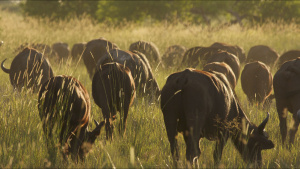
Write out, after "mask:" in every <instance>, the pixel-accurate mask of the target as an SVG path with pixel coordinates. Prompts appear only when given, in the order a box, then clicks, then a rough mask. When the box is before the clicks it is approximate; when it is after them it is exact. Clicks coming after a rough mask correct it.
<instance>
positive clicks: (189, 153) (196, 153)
mask: <svg viewBox="0 0 300 169" xmlns="http://www.w3.org/2000/svg"><path fill="white" fill-rule="evenodd" d="M184 141H185V144H186V159H187V160H188V161H189V162H190V163H191V164H193V161H194V158H199V157H200V154H201V151H200V147H199V141H200V136H197V134H194V132H193V131H191V130H190V131H185V133H184Z"/></svg>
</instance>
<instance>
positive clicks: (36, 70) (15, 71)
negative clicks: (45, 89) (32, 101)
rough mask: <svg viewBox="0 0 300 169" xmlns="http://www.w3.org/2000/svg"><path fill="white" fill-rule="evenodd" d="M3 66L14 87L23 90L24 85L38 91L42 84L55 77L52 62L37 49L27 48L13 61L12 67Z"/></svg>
mask: <svg viewBox="0 0 300 169" xmlns="http://www.w3.org/2000/svg"><path fill="white" fill-rule="evenodd" d="M5 60H6V59H4V60H3V62H2V64H1V68H2V70H3V71H4V72H5V73H8V74H9V77H10V82H11V84H12V85H13V87H14V88H16V89H18V90H21V89H22V88H23V87H25V88H32V89H33V91H38V88H39V86H40V85H41V84H43V83H45V82H46V81H47V80H48V79H50V78H51V77H53V71H52V68H51V65H50V63H49V62H48V61H47V59H46V58H44V57H43V55H42V54H41V53H39V52H38V51H37V50H35V49H30V48H25V49H24V50H23V51H22V52H20V53H19V54H18V55H17V56H16V57H15V58H14V60H13V61H12V63H11V66H10V69H6V68H5V67H4V62H5Z"/></svg>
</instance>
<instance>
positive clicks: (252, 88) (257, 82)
mask: <svg viewBox="0 0 300 169" xmlns="http://www.w3.org/2000/svg"><path fill="white" fill-rule="evenodd" d="M241 85H242V89H243V91H244V93H245V94H246V95H247V98H248V100H249V101H250V103H252V104H254V103H257V104H261V105H264V103H265V101H266V99H267V98H268V97H269V96H270V95H271V93H272V90H273V77H272V74H271V72H270V68H269V66H267V65H265V64H264V63H262V62H259V61H255V62H251V63H247V64H246V65H245V67H244V69H243V71H242V74H241Z"/></svg>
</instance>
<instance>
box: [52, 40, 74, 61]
mask: <svg viewBox="0 0 300 169" xmlns="http://www.w3.org/2000/svg"><path fill="white" fill-rule="evenodd" d="M52 50H53V52H54V53H55V54H56V56H57V57H58V59H59V60H60V59H67V58H68V56H69V54H70V49H69V45H68V44H67V43H63V42H57V43H54V44H52Z"/></svg>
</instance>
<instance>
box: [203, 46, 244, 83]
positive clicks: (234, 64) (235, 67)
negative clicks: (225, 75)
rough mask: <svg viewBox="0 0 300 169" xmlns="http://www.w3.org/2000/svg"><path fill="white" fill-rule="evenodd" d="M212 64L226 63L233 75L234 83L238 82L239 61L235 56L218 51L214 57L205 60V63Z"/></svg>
mask: <svg viewBox="0 0 300 169" xmlns="http://www.w3.org/2000/svg"><path fill="white" fill-rule="evenodd" d="M212 62H224V63H226V64H227V65H228V66H230V67H231V69H232V71H233V73H234V75H235V79H236V82H237V81H238V79H239V77H240V60H239V58H237V57H236V56H235V55H233V54H232V53H229V52H226V51H219V52H217V53H215V54H214V55H211V56H210V57H209V58H207V63H212Z"/></svg>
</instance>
